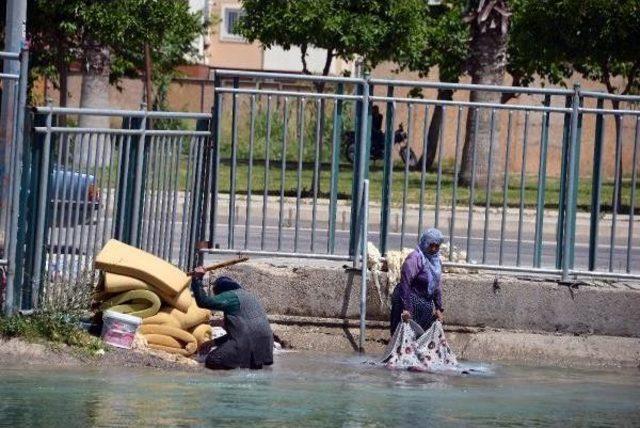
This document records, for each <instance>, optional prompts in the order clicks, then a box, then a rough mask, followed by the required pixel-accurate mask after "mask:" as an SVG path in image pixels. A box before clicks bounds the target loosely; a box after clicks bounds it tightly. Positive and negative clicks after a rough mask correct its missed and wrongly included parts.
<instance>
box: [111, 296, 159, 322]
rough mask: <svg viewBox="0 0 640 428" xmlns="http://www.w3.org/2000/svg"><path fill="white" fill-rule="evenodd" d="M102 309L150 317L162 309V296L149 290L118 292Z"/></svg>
mask: <svg viewBox="0 0 640 428" xmlns="http://www.w3.org/2000/svg"><path fill="white" fill-rule="evenodd" d="M100 309H102V310H103V311H104V310H107V309H111V310H114V311H116V312H120V313H124V314H129V315H134V316H136V317H140V318H143V319H144V318H148V317H151V316H153V315H155V314H157V313H158V311H159V310H160V298H159V297H158V296H157V295H156V294H155V293H153V292H152V291H149V290H131V291H126V292H124V293H120V294H117V295H115V296H113V297H111V298H110V299H109V300H106V301H105V302H103V303H102V305H101V307H100Z"/></svg>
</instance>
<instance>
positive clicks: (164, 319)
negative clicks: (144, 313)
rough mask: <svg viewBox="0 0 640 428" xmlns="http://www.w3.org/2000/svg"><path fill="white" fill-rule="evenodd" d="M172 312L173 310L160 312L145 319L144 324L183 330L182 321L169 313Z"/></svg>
mask: <svg viewBox="0 0 640 428" xmlns="http://www.w3.org/2000/svg"><path fill="white" fill-rule="evenodd" d="M170 310H171V309H165V310H160V312H158V313H157V314H155V315H154V316H152V317H149V318H145V319H143V320H142V324H161V325H168V326H171V327H176V328H182V324H180V321H179V320H178V319H177V318H176V317H174V316H172V315H170V314H169V313H168V311H170Z"/></svg>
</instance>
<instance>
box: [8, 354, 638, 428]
mask: <svg viewBox="0 0 640 428" xmlns="http://www.w3.org/2000/svg"><path fill="white" fill-rule="evenodd" d="M471 366H472V367H474V368H476V369H478V370H479V373H481V374H476V375H470V376H450V375H434V374H427V373H410V372H391V371H388V370H386V369H384V368H381V367H378V366H372V365H371V364H367V363H366V362H364V361H363V359H362V358H361V357H354V356H341V355H329V356H327V355H318V354H309V353H302V352H300V353H298V352H291V353H285V354H282V355H278V356H277V360H276V363H275V364H274V366H273V367H272V368H269V369H266V370H262V371H248V370H236V371H230V372H217V373H213V372H209V371H203V372H197V373H193V372H180V373H176V372H166V371H160V370H155V369H130V368H118V367H95V368H83V369H78V368H73V369H61V368H55V369H53V368H29V369H28V370H25V369H24V368H17V367H15V368H12V367H0V426H11V427H16V426H48V427H55V426H65V427H72V426H78V427H90V426H122V427H128V426H158V425H169V426H238V427H252V428H253V427H262V426H272V427H282V426H303V427H314V426H331V427H334V426H337V427H341V426H345V427H360V426H374V427H375V426H378V427H391V426H393V427H398V426H411V427H413V426H415V427H423V426H431V425H436V424H437V425H445V426H460V425H466V426H492V427H493V426H522V425H526V426H549V425H553V426H567V425H569V426H575V425H577V426H598V427H599V426H640V371H639V370H638V369H629V370H616V371H612V370H607V371H605V370H569V369H551V368H532V367H518V366H511V365H479V364H478V365H473V364H472V365H471ZM477 373H478V372H477Z"/></svg>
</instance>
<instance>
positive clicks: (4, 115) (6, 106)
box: [0, 0, 27, 255]
mask: <svg viewBox="0 0 640 428" xmlns="http://www.w3.org/2000/svg"><path fill="white" fill-rule="evenodd" d="M26 25H27V2H26V1H25V0H7V11H6V22H5V33H4V40H5V43H4V49H3V51H5V52H12V53H18V52H20V48H21V47H22V45H23V43H24V41H25V37H26ZM3 72H4V73H7V74H19V73H20V63H19V62H18V61H16V60H8V59H5V60H4V67H3ZM2 86H3V87H2V101H1V102H0V225H4V224H6V223H5V216H6V215H7V208H8V201H9V195H10V192H9V186H8V184H9V180H10V173H11V171H10V165H11V162H10V161H11V159H10V157H11V152H12V150H11V145H12V144H13V124H14V122H15V118H14V117H13V116H14V112H13V105H14V103H15V102H16V100H17V97H16V96H17V86H15V85H14V83H13V81H10V80H4V82H3V85H2ZM5 251H6V250H5ZM5 255H6V254H5Z"/></svg>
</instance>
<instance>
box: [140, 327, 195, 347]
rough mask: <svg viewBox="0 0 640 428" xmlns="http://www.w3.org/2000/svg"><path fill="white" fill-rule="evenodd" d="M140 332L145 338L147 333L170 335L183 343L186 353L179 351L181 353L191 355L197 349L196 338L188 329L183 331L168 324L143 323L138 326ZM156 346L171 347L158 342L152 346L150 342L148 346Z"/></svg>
mask: <svg viewBox="0 0 640 428" xmlns="http://www.w3.org/2000/svg"><path fill="white" fill-rule="evenodd" d="M140 333H142V335H143V336H145V338H147V336H148V335H152V334H155V335H164V336H170V337H172V338H174V339H176V340H178V341H180V342H182V343H184V346H183V348H182V349H184V351H185V352H186V353H182V352H180V353H181V354H183V355H191V354H193V353H194V352H196V350H197V349H198V342H197V341H196V338H195V337H193V335H192V334H191V333H189V332H188V331H184V330H181V329H179V328H175V327H171V326H168V325H156V324H143V325H141V326H140ZM148 340H149V339H148V338H147V341H148ZM157 346H162V347H166V348H168V349H171V347H168V346H166V345H160V344H158V345H153V346H152V344H149V347H153V348H156V349H159V348H157ZM165 350H166V349H165Z"/></svg>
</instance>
